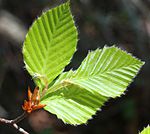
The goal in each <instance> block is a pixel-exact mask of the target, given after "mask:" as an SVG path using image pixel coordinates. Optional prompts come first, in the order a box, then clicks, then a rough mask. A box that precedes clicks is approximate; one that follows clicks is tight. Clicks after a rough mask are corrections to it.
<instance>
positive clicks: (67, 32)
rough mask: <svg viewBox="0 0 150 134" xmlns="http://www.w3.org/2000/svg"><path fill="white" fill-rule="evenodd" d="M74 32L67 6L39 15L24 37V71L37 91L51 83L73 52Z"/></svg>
mask: <svg viewBox="0 0 150 134" xmlns="http://www.w3.org/2000/svg"><path fill="white" fill-rule="evenodd" d="M76 44H77V30H76V27H75V26H74V21H73V18H72V15H71V12H70V7H69V2H67V3H65V4H62V5H60V6H58V7H57V8H53V9H52V10H49V11H47V12H45V13H43V14H42V15H41V17H39V18H38V19H37V20H36V21H35V22H34V23H33V25H32V26H31V28H30V29H29V32H28V33H27V36H26V39H25V42H24V45H23V56H24V62H25V67H26V69H27V70H28V72H29V73H30V75H31V76H32V77H33V78H34V80H35V82H36V84H37V85H38V86H39V87H43V86H44V85H45V83H51V82H52V81H53V80H54V79H55V78H56V77H57V76H58V75H59V74H60V73H61V72H62V71H63V70H64V67H65V66H66V65H67V64H68V63H69V62H70V60H71V58H72V55H73V53H74V52H75V51H76Z"/></svg>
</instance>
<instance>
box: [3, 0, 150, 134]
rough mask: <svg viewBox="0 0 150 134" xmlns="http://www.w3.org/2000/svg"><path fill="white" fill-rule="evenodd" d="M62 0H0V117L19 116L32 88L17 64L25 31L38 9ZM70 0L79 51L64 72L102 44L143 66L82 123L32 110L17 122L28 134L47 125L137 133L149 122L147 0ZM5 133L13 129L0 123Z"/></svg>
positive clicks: (79, 133)
mask: <svg viewBox="0 0 150 134" xmlns="http://www.w3.org/2000/svg"><path fill="white" fill-rule="evenodd" d="M62 2H64V0H26V1H24V0H13V1H12V0H0V116H1V117H6V118H15V117H16V116H18V115H20V114H21V113H22V109H21V105H22V103H23V100H24V99H25V97H26V91H27V87H28V85H30V86H31V88H33V87H34V85H33V82H32V80H31V77H30V76H29V74H28V73H27V72H26V71H25V69H24V68H23V66H24V64H23V59H22V53H21V51H22V44H23V40H24V38H25V34H26V31H27V30H28V28H29V27H30V26H31V24H32V22H33V21H34V19H35V18H36V17H37V16H39V15H40V14H41V13H42V11H44V10H47V9H49V8H51V7H54V6H56V5H58V4H60V3H62ZM71 3H72V5H71V6H72V12H73V14H74V18H75V20H76V25H77V26H78V31H79V38H80V40H79V44H78V48H79V49H78V51H77V52H76V54H75V55H74V58H73V60H72V63H71V64H70V65H69V66H67V67H66V70H69V69H70V68H74V69H75V68H77V67H78V66H79V64H80V63H81V61H82V60H83V59H84V57H85V56H86V54H87V52H88V50H91V49H92V50H94V49H96V48H97V47H100V48H101V47H102V46H104V45H105V44H107V45H108V46H110V45H112V44H116V45H117V46H119V47H121V48H123V49H125V50H127V51H128V52H131V53H133V54H134V55H136V56H137V57H139V58H141V59H142V60H144V61H145V62H146V64H145V65H144V67H143V68H142V71H141V72H140V74H139V75H138V77H137V78H136V79H135V82H134V83H132V84H131V85H130V86H129V87H128V91H127V92H126V95H125V96H122V98H118V99H116V100H111V101H110V102H108V103H106V105H105V106H104V107H103V110H102V111H101V112H98V113H97V115H95V116H94V117H93V118H94V119H93V120H90V121H89V122H88V124H87V125H82V126H78V127H74V126H69V125H65V124H63V123H62V122H61V121H60V120H58V119H56V117H55V116H54V115H50V114H48V113H47V112H44V111H39V112H38V111H37V112H36V113H33V115H31V116H30V117H28V118H27V119H25V120H24V121H22V122H21V123H20V126H23V127H24V128H25V129H26V130H29V132H31V133H41V132H43V133H44V130H45V129H46V130H47V129H49V128H50V129H52V132H51V131H50V132H49V133H52V134H90V133H92V134H99V133H100V132H101V133H103V134H137V133H138V130H142V128H143V127H144V126H147V124H149V121H150V120H149V119H150V118H149V117H150V116H149V113H150V105H149V102H150V86H149V81H150V77H149V76H150V71H149V68H150V61H149V57H150V1H149V0H136V1H135V0H113V1H110V0H76V1H75V0H71ZM39 126H41V127H39ZM46 130H45V131H46ZM10 133H11V134H15V133H16V131H15V130H13V129H11V128H9V127H7V126H0V134H10ZM45 133H46V132H45Z"/></svg>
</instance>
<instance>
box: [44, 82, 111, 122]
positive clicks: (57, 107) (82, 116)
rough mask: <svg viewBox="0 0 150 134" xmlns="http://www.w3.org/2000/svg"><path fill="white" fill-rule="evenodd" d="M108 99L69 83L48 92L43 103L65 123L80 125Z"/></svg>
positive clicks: (46, 108)
mask: <svg viewBox="0 0 150 134" xmlns="http://www.w3.org/2000/svg"><path fill="white" fill-rule="evenodd" d="M107 99H108V98H107V97H104V96H101V95H99V94H96V93H94V94H92V93H90V92H89V91H88V90H85V89H84V88H81V87H77V86H75V85H68V86H66V87H61V88H60V89H59V90H57V91H55V92H53V93H50V94H48V95H47V96H45V97H44V99H43V101H41V103H43V104H46V106H45V107H44V109H45V110H47V111H49V112H50V113H53V114H56V115H57V117H58V118H59V119H62V120H63V122H64V123H67V124H72V125H80V124H83V123H86V122H87V120H89V119H91V118H92V115H94V114H95V113H96V111H97V110H100V107H102V105H103V104H104V102H106V101H107Z"/></svg>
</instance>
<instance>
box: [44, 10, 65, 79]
mask: <svg viewBox="0 0 150 134" xmlns="http://www.w3.org/2000/svg"><path fill="white" fill-rule="evenodd" d="M67 11H68V9H64V10H63V11H62V13H61V14H58V22H56V24H55V27H54V29H53V30H54V31H53V32H52V31H51V32H52V36H51V40H50V41H49V44H51V42H52V41H53V39H54V38H53V36H54V35H55V32H57V27H58V25H59V24H60V23H61V19H62V18H63V15H62V14H66V13H67ZM50 48H51V45H48V47H47V51H46V52H45V53H46V54H45V57H46V59H45V60H44V63H43V68H42V73H43V75H46V72H45V70H46V69H45V68H46V65H47V63H48V55H49V50H50ZM46 77H47V76H46Z"/></svg>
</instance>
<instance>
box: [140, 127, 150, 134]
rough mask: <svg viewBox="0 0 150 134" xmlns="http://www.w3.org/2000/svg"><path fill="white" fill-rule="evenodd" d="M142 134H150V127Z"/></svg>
mask: <svg viewBox="0 0 150 134" xmlns="http://www.w3.org/2000/svg"><path fill="white" fill-rule="evenodd" d="M140 134H150V126H149V125H148V126H147V127H146V128H144V130H143V131H142V132H141V133H140Z"/></svg>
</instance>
